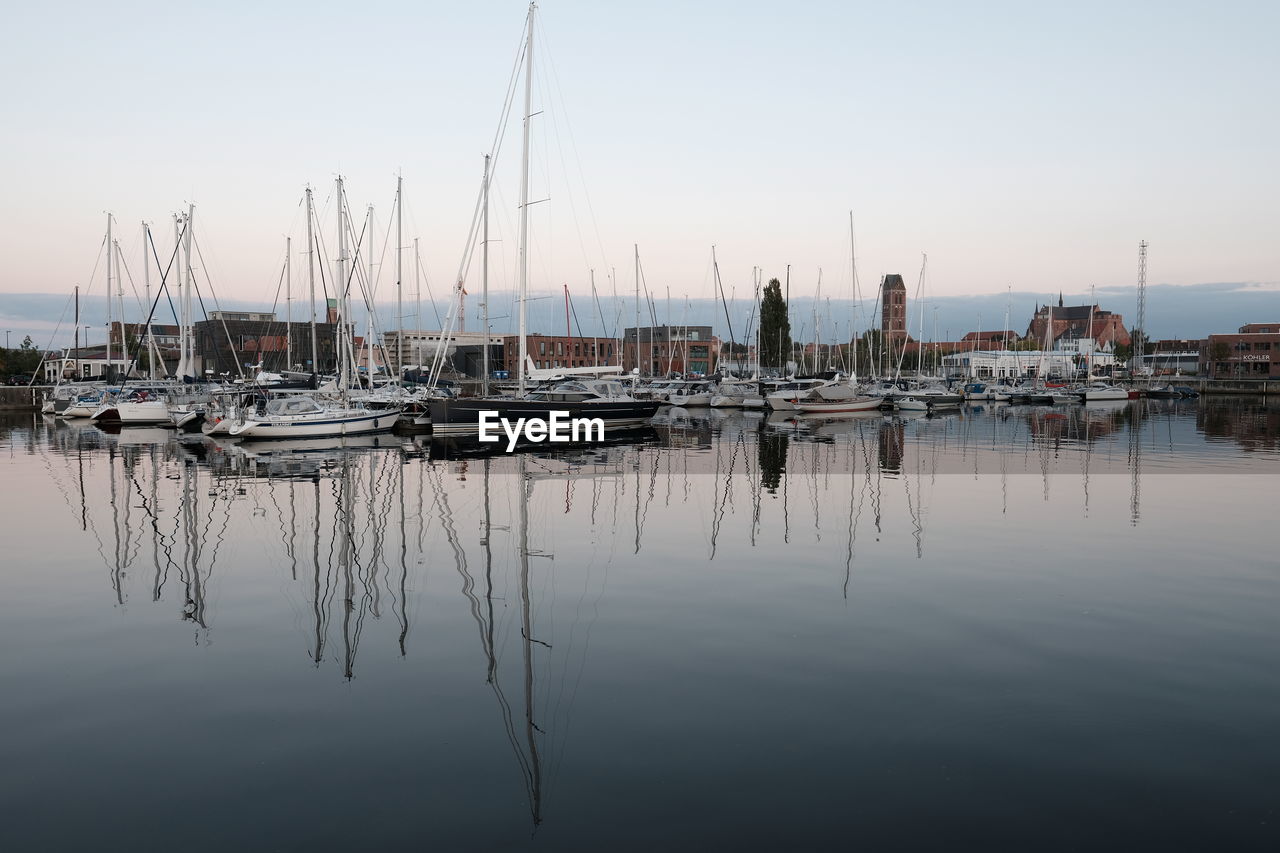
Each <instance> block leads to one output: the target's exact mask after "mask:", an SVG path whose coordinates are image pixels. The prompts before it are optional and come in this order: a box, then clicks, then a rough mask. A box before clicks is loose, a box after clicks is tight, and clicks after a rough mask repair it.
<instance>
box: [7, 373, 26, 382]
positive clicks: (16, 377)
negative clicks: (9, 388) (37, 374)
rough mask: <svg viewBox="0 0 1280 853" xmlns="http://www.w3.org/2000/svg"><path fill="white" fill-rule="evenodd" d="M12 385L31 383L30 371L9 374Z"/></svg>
mask: <svg viewBox="0 0 1280 853" xmlns="http://www.w3.org/2000/svg"><path fill="white" fill-rule="evenodd" d="M9 384H10V385H30V384H31V375H30V374H28V373H14V374H11V375H10V376H9Z"/></svg>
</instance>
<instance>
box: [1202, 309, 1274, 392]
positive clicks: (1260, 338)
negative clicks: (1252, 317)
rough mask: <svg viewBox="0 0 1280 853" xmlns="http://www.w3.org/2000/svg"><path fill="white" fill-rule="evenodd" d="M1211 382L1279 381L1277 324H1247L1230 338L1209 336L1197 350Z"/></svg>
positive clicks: (1228, 336)
mask: <svg viewBox="0 0 1280 853" xmlns="http://www.w3.org/2000/svg"><path fill="white" fill-rule="evenodd" d="M1200 367H1201V370H1200V372H1201V374H1202V375H1204V376H1208V377H1209V378H1210V379H1273V380H1274V379H1280V322H1276V323H1246V324H1245V325H1243V326H1241V327H1240V329H1239V330H1238V331H1237V332H1236V333H1235V334H1233V335H1210V336H1209V337H1208V338H1207V339H1206V340H1205V345H1204V347H1202V348H1201V350H1200Z"/></svg>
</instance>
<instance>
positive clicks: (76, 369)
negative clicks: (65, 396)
mask: <svg viewBox="0 0 1280 853" xmlns="http://www.w3.org/2000/svg"><path fill="white" fill-rule="evenodd" d="M75 347H76V348H75V354H76V356H75V358H74V359H73V360H72V362H71V369H72V370H73V371H74V372H75V378H77V379H79V378H80V285H78V284H77V285H76V331H75Z"/></svg>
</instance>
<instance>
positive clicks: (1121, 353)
mask: <svg viewBox="0 0 1280 853" xmlns="http://www.w3.org/2000/svg"><path fill="white" fill-rule="evenodd" d="M1115 356H1116V364H1117V365H1121V364H1128V363H1129V359H1131V358H1133V345H1132V344H1116V349H1115Z"/></svg>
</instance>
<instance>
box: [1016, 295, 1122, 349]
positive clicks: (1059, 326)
mask: <svg viewBox="0 0 1280 853" xmlns="http://www.w3.org/2000/svg"><path fill="white" fill-rule="evenodd" d="M1050 323H1052V329H1050ZM1026 336H1027V337H1028V338H1031V339H1032V340H1034V341H1040V342H1042V343H1043V342H1044V341H1045V340H1046V339H1047V340H1048V341H1049V344H1050V346H1051V347H1052V346H1053V345H1054V344H1056V343H1057V342H1058V341H1059V340H1061V339H1063V338H1065V339H1067V340H1079V339H1082V338H1092V339H1093V340H1095V341H1097V342H1098V347H1099V348H1100V349H1101V348H1107V349H1114V348H1115V347H1116V346H1118V345H1121V344H1123V345H1124V346H1128V345H1129V343H1130V340H1129V331H1128V330H1127V329H1126V328H1125V327H1124V316H1123V315H1120V314H1114V313H1112V312H1110V311H1104V310H1102V309H1101V308H1100V307H1098V305H1097V304H1096V303H1095V304H1093V305H1063V304H1062V297H1061V296H1059V297H1058V304H1057V306H1056V307H1051V306H1049V305H1037V306H1036V312H1035V314H1033V315H1032V317H1031V324H1030V325H1029V326H1027V335H1026Z"/></svg>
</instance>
